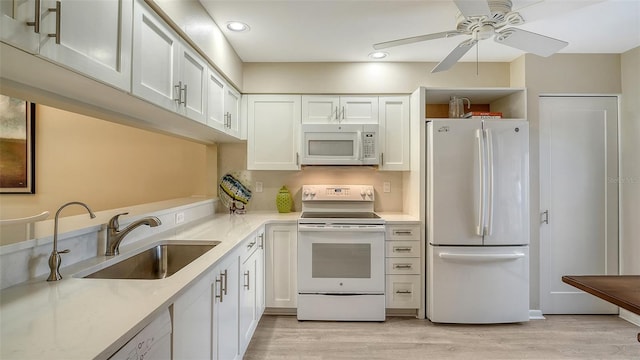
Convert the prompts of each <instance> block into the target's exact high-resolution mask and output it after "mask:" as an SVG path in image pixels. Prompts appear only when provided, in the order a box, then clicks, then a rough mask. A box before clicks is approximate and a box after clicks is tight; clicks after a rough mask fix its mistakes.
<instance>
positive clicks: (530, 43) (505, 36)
mask: <svg viewBox="0 0 640 360" xmlns="http://www.w3.org/2000/svg"><path fill="white" fill-rule="evenodd" d="M495 41H496V42H498V43H500V44H504V45H507V46H511V47H514V48H516V49H520V50H523V51H526V52H528V53H532V54H536V55H539V56H544V57H547V56H550V55H553V54H555V53H557V52H558V51H560V50H561V49H562V48H564V47H565V46H567V45H569V43H568V42H566V41H562V40H558V39H554V38H551V37H548V36H544V35H540V34H536V33H533V32H530V31H526V30H522V29H517V28H508V29H505V30H502V31H500V32H499V33H496V36H495Z"/></svg>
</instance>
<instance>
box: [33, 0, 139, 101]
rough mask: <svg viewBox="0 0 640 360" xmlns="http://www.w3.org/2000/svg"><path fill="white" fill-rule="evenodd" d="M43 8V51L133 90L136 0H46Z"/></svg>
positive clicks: (102, 79)
mask: <svg viewBox="0 0 640 360" xmlns="http://www.w3.org/2000/svg"><path fill="white" fill-rule="evenodd" d="M57 4H59V10H57V11H56V12H55V13H54V12H50V11H47V10H46V9H55V8H56V5H57ZM42 8H43V9H45V11H44V12H43V16H42V22H41V25H40V36H41V40H40V41H41V44H40V55H42V56H44V57H46V58H49V59H51V60H53V61H55V62H57V63H59V64H62V65H63V66H66V67H70V68H72V69H74V70H77V71H79V72H81V73H83V74H85V75H87V76H90V77H92V78H94V79H96V80H99V81H102V82H105V83H107V84H110V85H113V86H116V87H118V88H120V89H123V90H125V91H130V89H131V31H132V30H131V29H132V12H133V3H132V0H93V1H84V0H64V1H59V2H56V1H45V0H43V1H42ZM56 28H59V29H60V32H59V33H57V32H56ZM49 34H54V35H55V36H54V37H50V36H49Z"/></svg>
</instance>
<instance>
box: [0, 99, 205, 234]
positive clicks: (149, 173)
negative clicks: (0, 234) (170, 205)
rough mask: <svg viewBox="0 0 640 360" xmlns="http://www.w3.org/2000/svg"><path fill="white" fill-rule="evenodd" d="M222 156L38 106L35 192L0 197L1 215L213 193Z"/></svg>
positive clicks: (163, 137) (99, 207) (72, 210)
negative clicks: (73, 204)
mask: <svg viewBox="0 0 640 360" xmlns="http://www.w3.org/2000/svg"><path fill="white" fill-rule="evenodd" d="M216 156H217V152H216V146H206V145H202V144H198V143H194V142H190V141H187V140H182V139H178V138H174V137H170V136H166V135H161V134H157V133H152V132H148V131H145V130H139V129H136V128H131V127H127V126H123V125H119V124H115V123H112V122H107V121H102V120H99V119H96V118H92V117H88V116H84V115H79V114H76V113H71V112H66V111H63V110H59V109H55V108H51V107H47V106H42V105H37V106H36V194H35V195H15V194H12V195H0V218H2V219H7V218H16V217H24V216H30V215H35V214H38V213H40V212H42V211H45V210H48V211H49V212H50V213H51V215H50V217H52V216H53V215H54V214H55V212H56V211H57V209H58V208H59V206H60V205H62V204H64V203H66V202H68V201H83V202H86V203H87V204H88V205H89V206H90V207H91V208H92V209H93V210H94V211H100V210H106V209H113V208H119V207H123V206H128V205H134V204H141V203H148V202H154V201H160V200H165V199H173V198H178V197H187V196H191V195H207V194H209V195H210V194H214V193H215V178H216V176H217V173H216V167H217V163H216ZM82 211H83V210H82V209H81V208H74V207H70V208H68V209H65V212H64V214H63V215H61V216H69V215H73V214H79V213H81V212H82ZM10 242H12V239H4V238H3V239H2V240H1V241H0V244H7V243H10Z"/></svg>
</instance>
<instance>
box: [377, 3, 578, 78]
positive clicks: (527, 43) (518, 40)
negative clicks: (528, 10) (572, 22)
mask: <svg viewBox="0 0 640 360" xmlns="http://www.w3.org/2000/svg"><path fill="white" fill-rule="evenodd" d="M453 2H454V3H455V4H456V6H457V7H458V9H459V10H460V14H459V15H458V18H457V27H456V30H451V31H444V32H439V33H433V34H427V35H420V36H413V37H409V38H404V39H398V40H392V41H386V42H381V43H377V44H374V45H373V48H374V49H376V50H379V49H386V48H390V47H393V46H398V45H405V44H412V43H416V42H421V41H427V40H434V39H442V38H449V37H453V36H458V35H471V38H470V39H467V40H465V41H463V42H461V43H460V44H458V46H457V47H456V48H454V49H453V50H452V51H451V52H450V53H449V55H447V57H445V58H444V59H443V60H442V61H440V63H438V65H436V67H434V68H433V70H431V72H432V73H435V72H440V71H445V70H448V69H449V68H451V67H452V66H453V65H455V64H456V63H457V62H458V60H460V58H462V57H463V56H464V54H466V53H467V51H469V50H470V49H471V48H472V47H473V46H474V45H476V44H477V43H478V42H479V41H480V40H486V39H489V38H490V37H492V36H493V37H494V40H495V41H496V42H497V43H500V44H504V45H507V46H511V47H514V48H516V49H520V50H523V51H525V52H528V53H532V54H536V55H539V56H544V57H547V56H550V55H552V54H555V53H556V52H558V51H559V50H560V49H562V48H564V47H565V46H567V45H568V44H569V43H568V42H566V41H562V40H558V39H554V38H550V37H548V36H544V35H540V34H537V33H533V32H530V31H526V30H522V29H518V28H513V27H508V28H504V27H505V26H507V25H522V24H524V21H525V20H524V18H523V17H522V15H520V13H518V12H515V11H512V10H511V7H512V3H511V0H486V1H485V0H453ZM503 28H504V29H503ZM498 30H500V31H498Z"/></svg>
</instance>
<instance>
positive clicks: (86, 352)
mask: <svg viewBox="0 0 640 360" xmlns="http://www.w3.org/2000/svg"><path fill="white" fill-rule="evenodd" d="M299 215H300V214H299V213H288V214H279V213H276V212H251V213H248V214H245V215H228V214H216V215H214V216H212V217H209V218H205V219H202V220H197V221H194V222H191V223H186V224H185V225H183V226H180V227H177V228H174V229H172V230H169V231H166V232H163V233H159V234H156V235H153V236H150V237H149V238H146V239H144V240H141V241H138V242H136V243H134V244H131V245H129V246H123V247H122V248H121V249H120V250H121V254H122V255H120V256H125V254H126V253H131V252H135V251H136V250H137V249H139V248H142V247H145V246H148V245H149V244H151V243H153V242H156V241H159V240H206V241H212V240H217V241H221V243H220V244H219V245H218V246H216V247H215V248H213V249H211V250H210V251H208V252H207V253H205V254H204V255H202V256H201V257H199V258H198V259H196V260H194V261H193V262H192V263H190V264H189V265H187V266H186V267H184V268H183V269H182V270H180V271H179V272H177V273H175V274H174V275H172V276H170V277H168V278H166V279H160V280H114V279H83V278H81V277H74V276H73V274H78V273H85V272H86V269H87V268H89V267H94V266H98V267H99V266H100V264H101V263H105V262H106V261H108V260H109V258H107V257H96V258H94V259H90V260H87V261H84V262H81V263H78V264H75V265H72V266H69V267H67V268H64V269H62V273H63V276H64V278H63V279H62V280H61V281H57V282H46V281H44V278H43V279H35V280H33V281H29V282H26V283H23V284H19V285H16V286H13V287H10V288H7V289H5V290H2V292H0V336H1V337H0V358H2V359H21V360H25V359H106V358H108V357H109V356H111V355H112V354H113V353H114V352H115V351H117V350H118V349H119V348H120V347H121V346H122V345H124V344H125V343H126V342H127V340H128V339H130V338H131V337H133V336H134V335H135V334H136V333H137V332H139V331H140V330H142V329H143V328H144V327H145V326H146V325H147V324H148V323H149V322H150V321H151V320H153V318H154V317H155V316H156V315H157V314H159V313H160V312H162V311H163V310H165V309H166V308H167V307H168V306H169V305H171V304H172V303H173V302H174V301H175V299H176V298H177V297H179V296H180V295H181V294H182V293H183V292H184V291H185V290H186V289H187V288H188V286H189V285H190V284H191V283H193V282H195V281H197V280H198V279H199V278H200V276H202V275H204V274H206V273H207V270H209V269H211V268H212V267H213V266H215V265H216V263H217V262H218V261H219V260H220V259H222V258H223V257H224V256H225V255H226V254H227V253H229V252H230V251H231V250H232V249H234V248H235V247H236V246H237V245H239V244H240V243H241V242H242V241H243V240H244V239H246V238H247V237H248V236H249V235H251V234H252V233H253V232H254V231H255V230H257V229H258V228H259V227H260V226H262V225H265V224H273V223H293V222H295V221H296V220H297V219H298V217H299ZM380 215H381V216H382V217H383V218H384V219H385V220H387V221H388V222H389V223H393V222H419V221H418V219H416V218H415V217H411V216H407V215H404V214H400V213H381V214H380ZM69 274H71V275H69Z"/></svg>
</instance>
